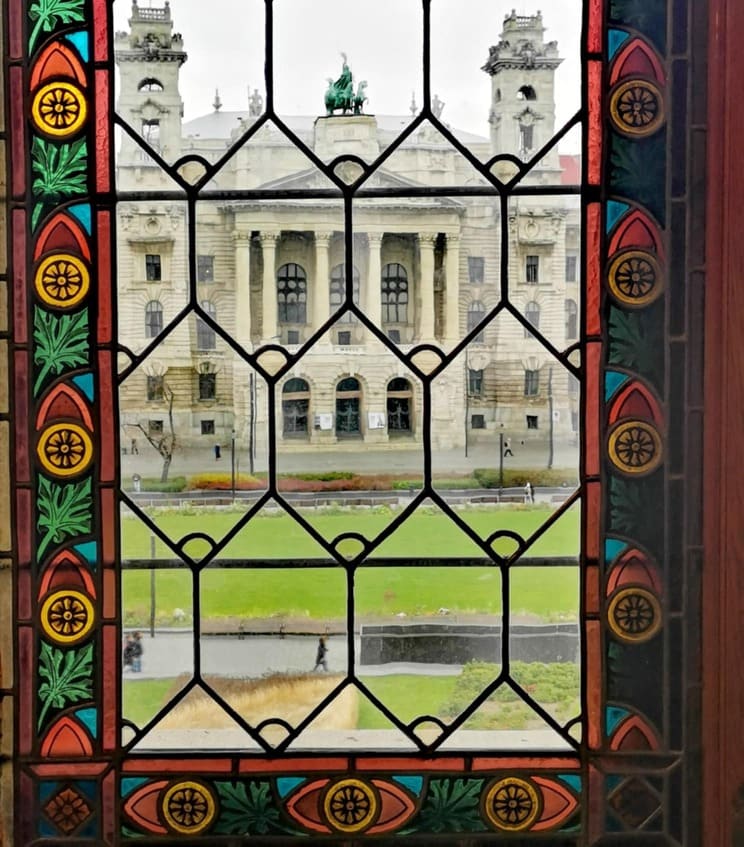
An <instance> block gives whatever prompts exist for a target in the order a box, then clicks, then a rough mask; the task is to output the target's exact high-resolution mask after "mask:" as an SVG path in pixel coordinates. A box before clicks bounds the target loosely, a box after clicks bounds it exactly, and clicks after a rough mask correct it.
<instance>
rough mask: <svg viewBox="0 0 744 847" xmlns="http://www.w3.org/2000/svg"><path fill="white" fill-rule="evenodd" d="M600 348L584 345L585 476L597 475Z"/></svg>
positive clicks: (593, 343)
mask: <svg viewBox="0 0 744 847" xmlns="http://www.w3.org/2000/svg"><path fill="white" fill-rule="evenodd" d="M601 350H602V348H601V346H600V344H599V343H598V342H590V343H588V344H587V345H586V383H585V393H586V401H585V403H586V405H585V413H584V432H585V435H584V448H585V449H584V461H585V465H584V467H585V469H586V474H587V476H596V475H597V474H599V373H600V355H601Z"/></svg>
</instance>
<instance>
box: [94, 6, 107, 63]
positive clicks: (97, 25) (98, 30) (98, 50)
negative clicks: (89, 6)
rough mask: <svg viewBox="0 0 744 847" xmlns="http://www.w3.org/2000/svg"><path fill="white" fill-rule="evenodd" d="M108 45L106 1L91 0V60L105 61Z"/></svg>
mask: <svg viewBox="0 0 744 847" xmlns="http://www.w3.org/2000/svg"><path fill="white" fill-rule="evenodd" d="M108 47H109V45H108V3H107V2H106V0H93V60H94V61H95V62H105V61H106V59H108V54H109V50H108Z"/></svg>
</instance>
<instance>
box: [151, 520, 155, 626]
mask: <svg viewBox="0 0 744 847" xmlns="http://www.w3.org/2000/svg"><path fill="white" fill-rule="evenodd" d="M150 562H151V564H152V565H154V564H155V536H154V535H151V536H150ZM150 638H155V568H154V567H151V568H150Z"/></svg>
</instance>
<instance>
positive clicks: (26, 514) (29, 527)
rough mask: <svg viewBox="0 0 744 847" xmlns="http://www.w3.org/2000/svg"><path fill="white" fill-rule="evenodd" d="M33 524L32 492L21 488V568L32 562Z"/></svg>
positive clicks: (18, 528)
mask: <svg viewBox="0 0 744 847" xmlns="http://www.w3.org/2000/svg"><path fill="white" fill-rule="evenodd" d="M33 525H34V524H33V510H32V505H31V492H30V491H29V490H28V489H27V488H21V489H19V490H18V492H17V493H16V543H17V545H18V566H19V567H21V568H27V567H28V566H29V565H30V564H31V533H32V531H33ZM26 617H28V615H26Z"/></svg>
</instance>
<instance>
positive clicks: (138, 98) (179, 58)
mask: <svg viewBox="0 0 744 847" xmlns="http://www.w3.org/2000/svg"><path fill="white" fill-rule="evenodd" d="M115 56H116V64H117V66H118V68H119V92H120V93H119V100H118V103H117V106H116V108H117V111H118V113H119V114H120V115H121V116H122V117H123V118H124V119H125V120H126V121H128V123H129V124H130V126H132V127H133V128H134V129H138V130H139V131H140V132H141V133H142V136H143V138H144V139H145V140H146V141H147V142H148V144H150V146H151V147H153V148H154V149H155V150H157V151H158V152H159V153H160V154H161V155H162V156H163V157H164V158H165V159H167V160H169V161H174V160H175V159H177V158H178V156H179V154H180V149H181V119H182V118H183V100H182V99H181V94H180V91H179V87H178V76H179V71H180V68H181V65H182V64H183V63H184V62H185V61H186V53H185V52H184V50H183V39H182V38H181V34H180V33H174V32H173V21H172V20H171V10H170V4H169V2H168V0H165V5H164V6H163V7H162V8H150V7H149V8H141V7H139V6H138V5H137V0H134V2H133V3H132V16H131V17H130V18H129V32H117V33H116V38H115ZM146 158H147V157H146V156H145V154H144V153H143V152H142V151H141V150H140V148H139V147H138V146H137V145H136V144H135V143H134V142H133V141H132V140H131V139H130V138H128V137H127V136H124V138H123V139H122V145H121V149H120V151H119V161H118V164H119V166H120V167H121V166H123V165H137V164H143V163H144V161H145V160H146Z"/></svg>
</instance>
